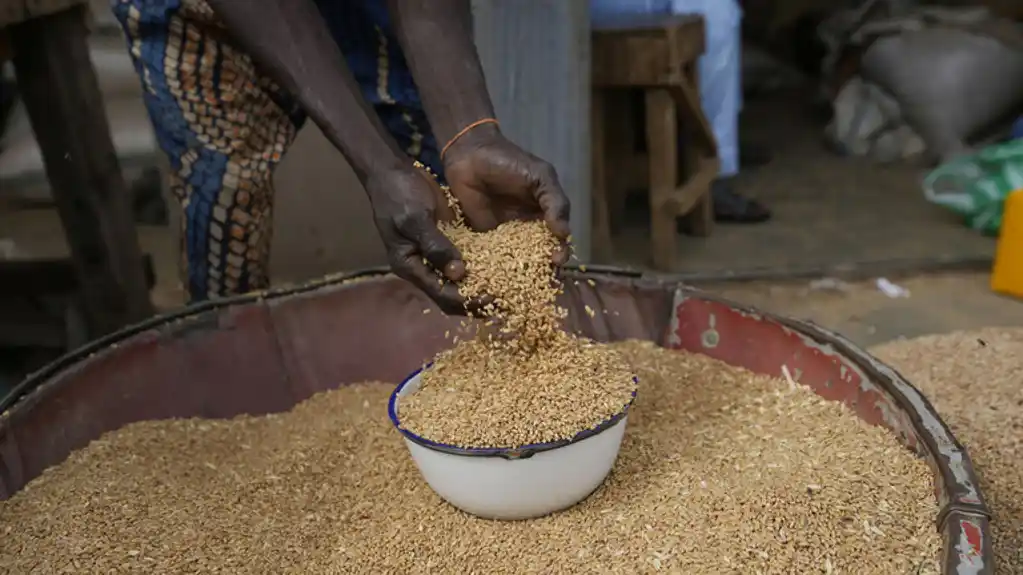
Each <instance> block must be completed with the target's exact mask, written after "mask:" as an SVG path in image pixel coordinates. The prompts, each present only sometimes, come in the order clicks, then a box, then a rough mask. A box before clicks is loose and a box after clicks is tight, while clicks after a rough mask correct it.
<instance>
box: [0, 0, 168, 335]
mask: <svg viewBox="0 0 1023 575" xmlns="http://www.w3.org/2000/svg"><path fill="white" fill-rule="evenodd" d="M8 30H9V32H10V39H11V42H12V48H13V51H14V69H15V72H16V74H17V80H18V89H19V90H20V91H21V94H22V101H23V102H24V103H25V109H26V111H27V112H28V116H29V120H30V121H31V124H32V130H33V131H34V132H35V135H36V140H37V141H38V142H39V147H40V148H41V150H42V155H43V161H44V163H45V165H46V175H47V177H48V178H49V181H50V186H51V188H52V190H53V197H54V201H55V202H56V204H57V210H58V212H59V213H60V218H61V221H62V222H63V224H64V233H65V235H66V236H67V241H68V244H69V246H70V248H71V255H72V257H73V258H74V261H75V267H76V271H77V273H78V278H79V284H80V286H81V290H82V295H83V299H84V302H85V306H86V310H87V311H86V314H87V323H88V332H89V336H90V337H97V336H99V335H102V334H105V333H108V332H110V331H113V330H115V329H117V328H120V327H122V326H124V325H127V324H130V323H133V322H137V321H140V320H142V319H145V318H146V317H148V316H149V315H151V314H152V312H153V308H152V305H151V303H150V300H149V290H148V289H147V287H146V281H145V274H144V272H143V268H142V254H141V251H140V249H139V244H138V235H137V232H136V230H135V223H134V220H133V219H132V213H131V208H130V204H129V201H128V191H127V186H126V185H125V183H124V179H123V177H122V175H121V169H120V166H119V164H118V161H117V154H116V152H115V151H114V144H113V142H112V141H111V138H110V128H109V125H108V124H107V117H106V110H105V109H104V108H103V100H102V94H101V93H100V90H99V83H98V81H97V79H96V72H95V70H94V69H93V67H92V62H91V60H90V59H89V49H88V45H87V43H86V37H87V35H88V29H87V26H86V9H85V7H84V6H76V7H75V8H71V9H68V10H65V11H63V12H59V13H57V14H53V15H51V16H43V17H39V18H35V19H32V20H28V21H27V22H24V23H21V24H17V25H14V26H12V27H10V28H8Z"/></svg>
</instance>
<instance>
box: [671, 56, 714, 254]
mask: <svg viewBox="0 0 1023 575" xmlns="http://www.w3.org/2000/svg"><path fill="white" fill-rule="evenodd" d="M683 76H684V78H685V85H683V86H678V87H675V88H674V89H673V90H672V95H673V96H674V98H675V104H676V106H678V107H679V108H680V109H683V110H685V111H686V114H685V117H684V118H683V130H684V135H685V146H684V149H683V150H682V165H683V170H684V174H683V180H685V181H686V182H687V183H690V184H691V185H692V187H693V188H695V190H694V193H696V194H698V196H699V198H698V199H697V200H696V203H695V204H694V205H693V207H692V209H691V210H690V211H688V212H687V213H686V214H685V216H684V217H683V219H684V224H685V228H686V231H687V232H688V233H689V234H690V235H693V236H698V237H707V236H709V235H711V233H713V231H714V200H713V198H712V197H711V193H710V188H711V185H712V183H713V180H714V179H716V178H717V175H718V172H719V170H720V162H719V161H718V157H717V141H716V140H715V139H714V132H713V129H712V128H711V125H710V123H708V121H707V117H706V116H704V114H703V105H702V104H701V103H700V99H699V94H700V78H699V72H698V69H697V67H696V64H695V63H692V64H689V65H687V66H686V67H685V68H684V69H683Z"/></svg>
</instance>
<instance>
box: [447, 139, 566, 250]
mask: <svg viewBox="0 0 1023 575" xmlns="http://www.w3.org/2000/svg"><path fill="white" fill-rule="evenodd" d="M444 177H445V179H446V180H447V183H448V185H449V186H450V188H451V194H452V195H453V196H454V197H455V199H457V200H458V203H459V205H460V206H461V209H462V214H463V216H464V217H465V220H466V222H467V223H468V224H469V226H470V227H472V228H473V229H474V230H476V231H480V232H483V231H488V230H492V229H494V228H496V227H497V226H498V225H500V224H502V223H504V222H507V221H511V220H533V219H543V220H544V221H545V222H546V223H547V227H548V228H549V229H550V230H551V233H553V234H554V235H555V237H557V238H558V239H559V240H561V242H562V249H560V250H558V251H557V252H556V253H555V254H554V263H555V264H556V265H561V264H564V263H565V262H566V261H568V257H569V255H570V254H569V249H568V239H569V234H570V233H571V230H570V228H569V223H568V218H569V202H568V198H567V197H566V196H565V192H564V191H563V190H562V189H561V183H560V182H558V174H557V172H555V171H554V167H553V166H551V165H550V164H549V163H547V162H545V161H543V160H541V159H540V158H538V157H536V156H534V155H532V154H530V153H529V152H526V151H525V150H523V149H522V148H520V147H518V146H517V145H515V144H514V143H512V142H511V141H509V140H508V139H506V138H505V137H504V136H503V135H502V134H501V133H500V131H499V130H498V129H497V126H496V125H480V126H476V127H475V128H473V129H472V130H470V131H469V132H467V133H465V134H464V135H462V136H461V137H459V138H458V139H456V140H455V141H454V142H453V143H452V144H451V145H450V147H449V148H448V149H447V150H446V151H445V154H444Z"/></svg>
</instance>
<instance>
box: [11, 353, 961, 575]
mask: <svg viewBox="0 0 1023 575" xmlns="http://www.w3.org/2000/svg"><path fill="white" fill-rule="evenodd" d="M616 349H617V350H618V351H619V352H620V353H622V354H623V356H624V357H626V358H627V360H628V361H629V362H630V364H631V365H632V366H633V369H634V370H635V372H636V373H637V374H638V375H639V377H640V378H641V379H642V381H643V382H644V386H643V393H642V394H640V395H639V396H638V397H637V399H636V403H635V404H634V406H633V408H632V410H631V411H630V422H629V427H628V429H627V433H626V438H625V442H624V445H623V448H622V452H621V454H620V456H619V460H618V463H617V464H616V466H615V468H614V470H613V472H612V474H611V476H610V477H609V478H608V480H607V481H606V482H605V484H604V485H603V486H602V487H601V488H600V489H599V490H598V491H597V492H596V493H594V494H593V496H591V497H590V498H588V499H587V500H586V501H584V502H583V503H581V504H579V505H577V506H575V507H573V508H571V509H569V510H567V511H564V512H561V513H558V514H555V515H551V516H548V517H544V518H541V519H537V520H532V521H528V522H497V521H488V520H483V519H478V518H475V517H473V516H470V515H467V514H465V513H462V512H460V511H458V510H456V509H455V508H453V507H452V506H450V505H447V504H446V503H444V502H443V501H442V500H441V499H440V498H439V497H438V496H437V495H436V494H434V493H433V491H432V490H431V489H430V488H429V487H428V486H427V485H426V484H425V483H424V482H423V481H422V479H421V477H420V475H419V473H418V471H417V470H416V468H415V465H414V464H413V462H412V461H411V459H410V458H409V457H408V456H407V453H406V448H405V446H404V443H403V440H402V438H401V437H400V435H399V434H396V433H394V430H393V429H392V428H391V425H390V421H389V420H388V418H387V417H386V415H385V411H386V410H385V406H386V402H387V398H388V395H389V392H390V391H391V389H392V387H391V386H390V385H386V384H360V385H354V386H348V387H343V388H341V389H339V390H336V391H330V392H325V393H321V394H319V395H316V396H314V397H313V398H312V399H310V400H308V401H306V402H304V403H302V404H300V405H298V406H297V407H295V408H294V409H293V410H292V411H291V412H288V413H283V414H276V415H269V416H263V417H239V418H237V419H234V420H231V421H207V420H195V419H192V420H176V421H153V422H142V423H136V424H132V425H129V426H127V427H125V428H123V429H121V430H119V431H115V432H112V433H108V434H106V435H104V436H103V437H102V438H100V439H98V440H96V441H94V442H92V443H91V444H90V445H89V446H88V447H86V448H85V449H83V450H81V451H78V452H75V453H74V454H72V455H71V456H70V457H69V458H68V460H67V461H65V462H64V463H62V464H60V465H58V466H56V467H54V468H51V469H49V470H47V471H46V472H44V473H43V474H42V476H40V477H39V478H37V479H35V480H33V481H32V482H31V483H29V485H28V486H26V487H25V488H24V489H23V490H21V491H20V492H19V493H16V494H15V495H14V497H13V498H12V499H10V500H9V501H6V502H2V503H0V534H2V539H0V541H2V543H0V544H2V546H3V553H0V572H2V573H12V574H13V573H17V574H35V573H39V574H47V575H49V574H52V573H96V574H103V575H110V574H120V573H218V572H220V573H237V574H250V573H253V574H264V573H265V574H282V573H296V574H297V573H302V574H313V575H317V574H328V573H329V574H333V573H359V574H362V573H365V574H372V575H378V574H389V573H394V574H403V575H404V574H420V573H421V574H431V575H433V574H447V573H452V574H459V575H464V574H468V573H488V574H489V573H494V574H504V573H538V574H539V573H558V574H576V573H579V574H592V573H621V574H626V573H628V574H632V573H658V572H664V573H685V574H721V573H726V574H727V573H735V574H740V573H741V574H750V573H765V574H774V573H779V574H781V573H833V574H838V573H855V574H873V573H877V574H882V573H883V574H888V573H926V574H933V573H937V572H938V571H937V566H936V563H935V561H934V559H935V557H936V555H937V552H938V549H939V548H940V545H941V542H940V539H939V537H938V534H937V531H936V529H935V527H934V518H935V516H936V513H937V504H936V502H935V499H934V496H933V493H932V484H931V479H932V478H931V473H930V471H929V469H928V467H927V466H926V465H925V464H924V463H923V462H922V461H920V460H918V459H916V458H915V457H914V456H913V455H912V454H911V453H910V452H909V451H907V450H906V449H905V448H904V447H902V446H901V445H900V444H899V443H898V442H897V441H896V439H895V438H894V437H893V436H892V435H891V434H889V433H888V432H886V431H884V430H883V429H880V428H875V427H871V426H868V425H866V424H865V423H863V422H862V421H860V420H859V419H857V418H856V417H855V416H854V415H853V414H852V413H850V412H849V410H847V409H845V408H844V407H842V406H840V405H838V404H835V403H829V402H825V401H823V400H821V399H820V398H818V397H817V396H815V395H813V394H812V393H811V392H809V391H807V390H806V389H804V388H802V387H800V386H790V385H788V384H787V383H785V382H782V381H778V380H775V379H772V378H767V377H762V376H755V375H752V374H750V373H749V372H746V371H744V370H742V369H738V368H734V367H730V366H727V365H724V364H722V363H720V362H717V361H715V360H712V359H709V358H707V357H705V356H700V355H693V354H687V353H676V352H670V351H666V350H662V349H658V348H656V347H654V346H653V345H652V344H649V343H638V342H630V343H625V344H619V345H618V346H616Z"/></svg>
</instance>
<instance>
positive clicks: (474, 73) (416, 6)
mask: <svg viewBox="0 0 1023 575" xmlns="http://www.w3.org/2000/svg"><path fill="white" fill-rule="evenodd" d="M388 6H389V8H390V13H391V18H392V19H393V21H394V28H395V34H396V35H397V36H398V41H399V42H400V43H401V46H402V50H403V51H404V53H405V60H406V61H407V62H408V65H409V69H410V70H411V72H412V76H413V78H415V81H416V86H417V87H418V88H419V96H420V98H421V99H422V101H423V108H424V109H425V111H426V116H427V118H428V119H429V120H430V126H431V127H432V128H433V133H434V136H435V137H436V138H437V141H438V142H439V143H440V145H442V146H443V145H444V143H445V142H448V141H450V140H451V138H453V137H454V136H455V135H456V134H458V132H459V131H461V130H462V129H463V128H465V127H466V126H468V125H470V124H472V123H473V122H476V121H478V120H481V119H483V118H493V117H494V106H493V104H492V103H491V102H490V95H489V93H488V92H487V84H486V80H485V78H484V76H483V67H482V66H481V65H480V60H479V55H478V54H477V53H476V45H475V44H474V43H473V40H472V8H471V3H470V1H469V0H388ZM479 129H480V130H492V129H494V127H493V126H492V125H488V126H481V127H480V128H479Z"/></svg>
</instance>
